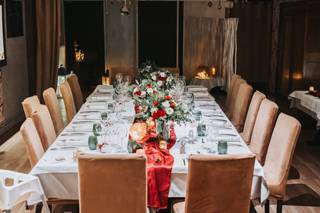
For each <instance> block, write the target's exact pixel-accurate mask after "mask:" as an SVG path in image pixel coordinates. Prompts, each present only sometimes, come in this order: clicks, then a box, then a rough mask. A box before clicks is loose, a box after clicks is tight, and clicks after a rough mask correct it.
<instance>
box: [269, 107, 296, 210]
mask: <svg viewBox="0 0 320 213" xmlns="http://www.w3.org/2000/svg"><path fill="white" fill-rule="evenodd" d="M300 131H301V124H300V122H299V121H298V120H297V119H295V118H293V117H291V116H289V115H286V114H283V113H281V114H280V115H279V117H278V119H277V122H276V125H275V128H274V130H273V133H272V136H271V141H270V145H269V149H268V153H267V156H266V161H265V165H264V166H263V170H264V174H265V180H266V183H267V185H268V189H269V192H270V195H269V199H276V200H277V213H280V212H282V200H283V198H284V196H285V192H286V183H287V180H288V175H289V169H290V166H291V162H292V158H293V154H294V150H295V147H296V144H297V141H298V138H299V135H300ZM265 212H266V213H269V200H267V202H266V204H265Z"/></svg>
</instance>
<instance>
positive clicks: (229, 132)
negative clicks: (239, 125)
mask: <svg viewBox="0 0 320 213" xmlns="http://www.w3.org/2000/svg"><path fill="white" fill-rule="evenodd" d="M218 134H221V135H230V136H237V133H236V132H235V131H234V130H233V129H219V130H218Z"/></svg>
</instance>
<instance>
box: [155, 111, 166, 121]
mask: <svg viewBox="0 0 320 213" xmlns="http://www.w3.org/2000/svg"><path fill="white" fill-rule="evenodd" d="M166 115H167V113H166V112H165V111H164V110H163V109H158V110H157V111H155V112H154V113H153V114H152V118H153V119H154V120H156V119H158V118H160V117H164V116H166Z"/></svg>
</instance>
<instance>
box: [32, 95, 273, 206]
mask: <svg viewBox="0 0 320 213" xmlns="http://www.w3.org/2000/svg"><path fill="white" fill-rule="evenodd" d="M97 96H101V94H97V90H95V92H94V93H93V94H92V95H91V96H90V97H89V98H88V99H87V102H86V103H85V104H84V105H83V106H82V108H81V109H80V111H79V112H78V114H77V115H76V116H75V118H74V119H73V120H72V122H71V123H70V124H69V125H68V126H67V127H66V128H65V129H64V130H63V132H62V133H61V134H60V135H59V136H58V138H57V140H56V141H55V142H54V143H53V144H52V145H51V147H50V148H49V150H48V151H47V152H46V153H45V154H44V156H43V157H42V158H41V160H40V161H39V162H38V164H37V165H36V166H35V167H34V168H33V169H32V171H31V174H33V175H36V176H38V177H39V179H40V181H41V183H42V185H43V188H44V191H45V194H46V196H47V197H49V198H62V199H78V198H79V195H78V176H77V175H78V174H77V173H78V167H77V163H76V161H75V158H74V155H75V151H76V150H81V151H84V152H93V153H99V152H98V151H89V149H88V145H87V143H88V142H87V140H88V136H89V135H90V134H91V131H90V125H92V123H90V121H92V122H93V121H94V119H98V114H99V113H95V112H91V113H90V112H89V113H88V114H92V116H91V117H89V119H88V117H83V112H85V110H88V109H93V108H95V107H97V106H99V105H100V106H103V105H105V103H102V102H100V100H99V101H97V102H96V100H97V99H96V98H95V97H97ZM105 96H106V95H105ZM108 96H109V95H108ZM105 100H107V98H106V99H105ZM93 106H95V107H93ZM195 106H196V108H197V109H199V110H201V111H202V114H203V118H204V119H203V120H204V122H206V123H211V124H213V125H214V127H215V129H216V130H217V131H216V137H214V138H213V139H212V140H211V141H208V142H207V141H198V142H197V143H195V144H187V145H186V146H187V150H186V153H187V154H180V151H179V150H180V142H179V141H177V142H176V144H175V145H174V147H173V148H172V149H171V150H170V152H171V154H172V155H173V156H174V164H173V169H172V177H171V188H170V192H169V197H171V198H173V197H185V190H186V178H187V173H188V164H187V157H188V155H189V154H192V153H195V154H199V153H201V154H208V152H209V149H208V147H210V146H213V148H212V151H213V152H214V150H215V153H213V154H217V153H216V148H214V146H216V142H217V140H222V139H225V140H228V141H229V142H230V143H228V144H229V146H228V154H241V153H243V154H245V153H251V152H250V150H249V149H248V147H247V146H246V144H245V143H244V141H243V140H242V139H241V137H240V136H239V134H238V133H237V131H236V130H235V128H234V127H233V126H232V124H231V122H230V121H229V120H228V119H227V117H226V116H225V114H224V113H223V111H222V110H221V109H220V107H219V106H218V104H217V103H216V102H215V101H214V98H212V97H211V96H210V97H209V96H208V99H207V100H205V101H204V100H200V101H197V100H196V101H195ZM124 108H125V110H123V111H122V113H123V114H121V116H123V117H125V118H126V119H127V118H128V117H130V116H132V119H131V120H130V119H129V120H126V119H124V121H123V122H122V123H121V125H122V127H121V128H123V129H124V130H126V131H124V132H127V131H128V129H129V128H130V125H131V123H132V122H133V117H134V106H133V103H132V102H128V103H127V104H126V106H125V107H124ZM95 109H98V108H95ZM101 110H103V108H102V107H101ZM121 116H120V117H121ZM90 118H92V120H91V119H90ZM76 124H78V126H77V125H76ZM79 124H81V128H80V126H79ZM78 127H79V128H78ZM221 127H227V129H223V128H221ZM119 128H120V127H119ZM190 130H191V131H194V135H195V136H196V135H197V133H196V124H194V123H193V124H192V123H191V124H190V123H188V124H185V125H178V124H176V125H175V131H176V135H177V138H178V140H179V139H181V138H182V137H185V136H187V135H188V134H189V132H190ZM121 132H123V131H121ZM126 134H127V133H126ZM210 134H211V133H210ZM126 140H127V139H126ZM116 141H119V139H118V140H116ZM231 141H233V142H231ZM120 144H121V146H123V148H124V149H126V147H125V146H126V144H127V141H126V142H123V141H122V142H120ZM263 176H264V174H263V169H262V167H261V165H260V164H259V163H258V162H256V163H255V168H254V178H253V184H252V193H251V196H252V199H256V198H261V200H262V201H264V200H265V199H266V198H267V197H268V195H269V193H268V190H267V186H266V184H265V182H264V180H263ZM93 184H94V183H93Z"/></svg>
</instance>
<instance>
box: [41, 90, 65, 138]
mask: <svg viewBox="0 0 320 213" xmlns="http://www.w3.org/2000/svg"><path fill="white" fill-rule="evenodd" d="M42 95H43V99H44V102H45V104H46V106H47V107H48V110H49V113H50V116H51V119H52V122H53V126H54V129H55V131H56V134H57V135H59V133H60V132H61V131H62V130H63V128H64V123H63V120H62V115H61V111H60V108H59V103H58V98H57V95H56V92H55V90H54V89H53V88H49V89H46V90H45V91H43V94H42Z"/></svg>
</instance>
